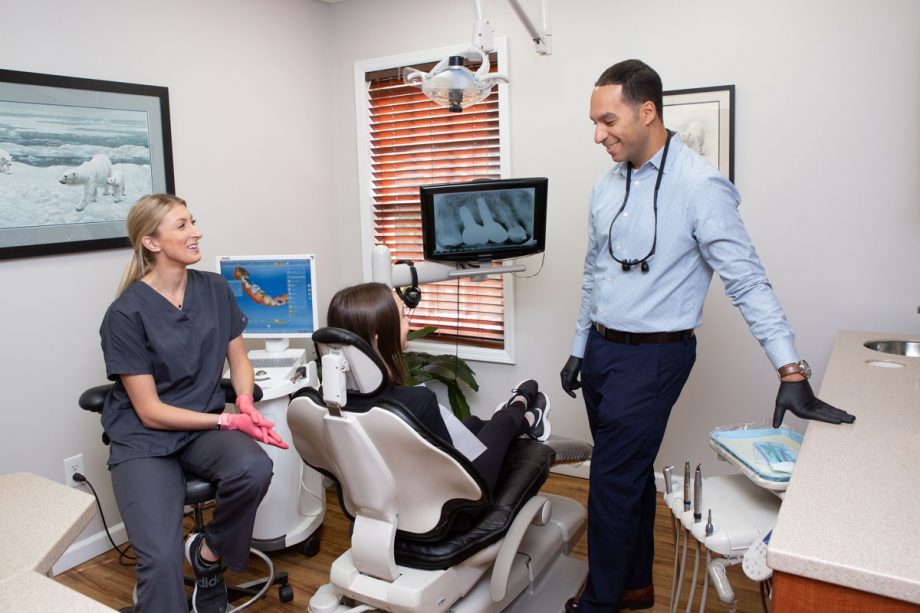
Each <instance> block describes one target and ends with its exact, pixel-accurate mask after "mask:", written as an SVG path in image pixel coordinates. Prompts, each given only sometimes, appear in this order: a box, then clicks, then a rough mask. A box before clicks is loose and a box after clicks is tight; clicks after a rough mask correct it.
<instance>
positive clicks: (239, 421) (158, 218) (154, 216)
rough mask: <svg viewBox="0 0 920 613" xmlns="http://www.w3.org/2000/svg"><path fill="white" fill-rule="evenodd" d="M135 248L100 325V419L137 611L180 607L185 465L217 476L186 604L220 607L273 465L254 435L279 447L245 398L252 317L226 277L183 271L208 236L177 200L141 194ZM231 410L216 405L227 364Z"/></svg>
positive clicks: (132, 232) (243, 556)
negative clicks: (104, 383) (246, 341)
mask: <svg viewBox="0 0 920 613" xmlns="http://www.w3.org/2000/svg"><path fill="white" fill-rule="evenodd" d="M128 235H129V238H130V240H131V245H132V246H133V248H134V257H133V258H132V261H131V262H130V263H129V265H128V267H127V268H126V270H125V274H124V277H123V278H122V282H121V286H120V287H119V292H118V297H117V298H116V300H115V301H114V302H113V303H112V304H111V306H109V309H108V311H106V314H105V318H104V320H103V322H102V327H101V328H100V331H99V333H100V335H101V337H102V351H103V354H104V356H105V366H106V372H107V375H108V378H109V379H110V380H112V381H114V382H115V385H114V386H113V387H112V391H111V392H110V393H109V395H108V397H107V398H106V401H105V408H104V409H103V412H102V425H103V427H104V428H105V431H106V434H108V436H109V438H110V439H111V451H110V454H109V469H110V470H111V473H112V486H113V488H114V491H115V497H116V498H117V501H118V508H119V511H120V512H121V516H122V519H123V520H124V522H125V528H126V530H127V533H128V538H129V540H130V542H131V545H132V546H133V547H134V549H135V551H136V552H137V570H136V574H137V603H136V606H135V609H134V610H135V611H137V612H139V613H143V612H145V611H153V612H156V613H171V612H179V611H183V612H184V611H187V604H186V599H185V592H184V587H183V577H182V572H183V569H182V555H183V543H182V531H183V529H182V518H183V508H184V495H185V477H184V471H188V472H190V473H193V474H195V475H197V476H199V477H202V478H204V479H207V480H208V481H211V482H213V483H215V484H216V485H217V496H216V506H215V509H214V515H213V518H212V519H211V521H210V522H209V523H208V525H207V528H206V529H205V532H204V533H202V534H192V535H191V536H189V537H188V540H187V541H186V543H185V547H184V549H185V555H186V557H187V559H188V560H189V562H190V564H191V566H192V569H193V570H194V572H195V574H196V576H197V579H198V580H197V583H196V586H195V590H194V593H193V610H194V611H197V612H199V613H205V612H207V613H211V612H223V611H225V610H226V608H227V590H226V587H225V585H224V582H223V569H224V567H228V568H230V569H232V570H234V571H242V570H243V569H244V568H245V566H246V562H247V559H248V557H249V544H250V541H251V538H252V528H253V523H254V521H255V515H256V509H257V508H258V506H259V503H260V502H261V500H262V497H263V496H264V495H265V492H266V491H267V490H268V486H269V483H270V482H271V478H272V462H271V460H270V459H269V457H268V455H267V454H266V453H265V451H264V450H263V449H262V447H261V446H260V445H258V444H257V442H256V441H259V442H262V443H266V444H272V445H277V446H279V447H282V448H287V445H285V443H284V442H283V441H282V440H281V438H280V437H279V436H278V435H277V433H275V431H274V430H273V429H272V428H273V425H274V424H272V422H270V421H267V420H265V419H264V418H263V417H262V416H261V415H259V413H258V411H256V410H255V408H254V407H253V403H252V389H253V372H252V366H251V364H250V363H249V359H248V357H247V355H246V349H245V347H244V345H243V339H242V336H241V334H242V332H243V329H244V328H245V327H246V316H245V315H243V313H242V312H241V311H240V309H239V307H238V306H237V305H236V301H235V300H234V298H233V296H232V294H231V290H230V287H229V285H228V284H227V282H226V281H225V280H224V279H223V277H221V276H220V275H218V274H216V273H210V272H202V271H199V270H194V269H189V268H188V266H189V265H191V264H195V263H197V262H198V261H199V260H200V259H201V253H200V252H199V249H198V243H199V240H200V239H201V236H202V233H201V232H200V231H199V230H198V229H197V228H196V227H195V220H194V219H193V218H192V216H191V214H190V213H189V211H188V207H187V205H186V203H185V201H184V200H182V199H181V198H177V197H175V196H170V195H162V194H160V195H152V196H145V197H144V198H141V199H140V200H138V201H137V203H135V205H134V206H133V207H132V209H131V212H130V213H129V214H128ZM225 359H226V360H227V362H228V363H229V365H230V379H231V381H232V383H233V389H234V390H235V391H236V394H237V397H238V398H237V406H238V408H239V409H240V413H239V414H229V413H223V410H224V392H223V390H222V388H221V386H220V378H221V373H222V371H223V368H224V360H225Z"/></svg>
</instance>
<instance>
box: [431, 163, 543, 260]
mask: <svg viewBox="0 0 920 613" xmlns="http://www.w3.org/2000/svg"><path fill="white" fill-rule="evenodd" d="M547 184H548V180H547V179H546V178H545V177H537V178H529V179H494V180H486V181H471V182H466V183H442V184H437V185H424V186H420V187H419V200H420V202H421V207H422V246H423V250H424V255H425V259H426V260H434V261H448V262H468V261H478V262H487V261H492V260H501V259H505V258H515V257H522V256H525V255H533V254H535V253H541V252H542V251H543V250H544V248H545V246H546V192H547Z"/></svg>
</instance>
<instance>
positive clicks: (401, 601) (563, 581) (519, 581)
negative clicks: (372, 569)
mask: <svg viewBox="0 0 920 613" xmlns="http://www.w3.org/2000/svg"><path fill="white" fill-rule="evenodd" d="M547 503H548V505H549V508H548V509H546V508H545V506H544V505H546V504H547ZM528 509H530V510H531V512H529V513H528ZM547 513H549V515H550V516H549V518H548V520H544V519H543V516H544V515H545V514H547ZM542 521H545V523H543V525H539V523H540V522H542ZM585 526H586V525H585V509H584V507H583V506H582V505H581V504H579V503H578V502H575V501H574V500H571V499H568V498H563V497H560V496H554V495H550V494H544V495H540V496H536V497H534V498H533V499H531V501H529V502H528V508H525V509H524V510H522V511H521V512H520V513H519V514H518V516H517V518H516V519H515V521H514V523H513V525H512V527H511V528H510V529H509V531H508V534H507V535H506V536H505V538H504V539H502V540H501V541H499V542H497V543H494V544H493V545H491V546H489V547H487V548H486V549H483V550H481V551H479V552H478V553H477V554H475V555H474V556H472V557H471V558H469V559H467V560H465V561H464V562H462V563H460V564H457V565H455V566H452V567H450V568H448V569H445V570H420V569H416V568H408V567H405V566H400V565H397V566H396V568H397V571H398V574H399V576H398V577H397V578H396V579H395V580H393V581H386V580H382V579H377V578H374V577H371V576H369V575H364V574H362V573H361V572H360V571H359V570H358V569H357V567H356V566H355V562H354V559H353V557H352V552H351V550H349V551H346V552H345V553H344V554H342V555H341V556H340V557H339V558H338V559H337V560H336V561H335V562H333V564H332V568H331V570H330V580H331V583H329V584H327V585H326V586H323V588H321V589H320V590H318V591H317V593H316V594H315V595H314V596H313V598H312V599H311V600H310V609H309V611H311V612H312V613H320V612H322V613H336V612H338V613H344V612H345V611H349V610H351V607H350V606H348V605H344V604H341V597H342V596H345V597H347V598H350V599H352V600H354V601H356V602H358V603H362V604H366V605H370V606H372V607H375V608H379V609H383V610H386V611H399V612H403V613H429V612H434V611H447V610H450V611H455V612H458V613H459V612H463V611H466V612H469V613H485V612H490V611H495V612H497V611H520V612H522V613H523V612H525V611H526V612H528V613H531V612H533V613H539V612H541V611H546V612H547V613H558V612H559V611H561V610H562V607H563V606H564V604H565V599H566V598H567V597H568V596H569V595H571V594H573V593H574V592H576V591H578V588H579V587H580V586H581V584H582V583H583V582H584V580H585V577H586V576H587V573H588V569H587V565H586V564H585V563H584V562H582V561H579V560H574V559H572V558H570V557H569V554H570V553H571V551H572V548H573V547H574V546H575V544H576V543H577V542H578V540H579V539H580V538H581V536H582V534H583V533H584V531H585ZM490 570H491V572H489V571H490ZM496 593H498V594H502V593H503V594H504V596H503V597H501V598H499V599H498V600H494V599H493V597H494V596H495V595H496ZM333 607H334V608H333Z"/></svg>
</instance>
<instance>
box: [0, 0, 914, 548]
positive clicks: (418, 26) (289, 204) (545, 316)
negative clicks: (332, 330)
mask: <svg viewBox="0 0 920 613" xmlns="http://www.w3.org/2000/svg"><path fill="white" fill-rule="evenodd" d="M471 4H472V3H467V2H447V0H437V1H434V0H374V1H373V2H371V1H368V0H350V1H348V2H343V3H340V4H336V5H335V6H324V5H321V4H319V3H315V2H310V1H304V0H263V1H261V2H258V3H256V2H246V1H243V0H225V1H222V2H218V1H217V0H199V1H197V2H194V3H188V2H180V1H179V0H163V1H162V2H158V3H156V4H142V3H115V2H113V1H112V0H87V1H86V2H82V3H79V4H68V3H59V2H53V1H52V0H33V1H32V2H28V3H23V2H16V3H14V2H12V1H11V0H0V14H2V15H4V18H3V20H2V21H0V40H2V41H3V43H4V44H3V47H4V52H3V60H2V66H3V67H4V68H7V69H13V70H25V71H34V72H43V73H51V74H63V75H72V76H80V77H88V78H96V79H106V80H115V81H127V82H134V83H148V84H154V85H165V86H168V87H169V88H170V102H171V106H172V120H173V147H174V153H175V166H176V185H177V190H178V192H179V193H180V194H182V195H183V196H184V197H186V198H187V199H188V200H189V201H190V203H191V207H192V210H193V212H194V213H195V214H196V216H197V217H198V218H199V220H200V224H201V227H202V228H203V230H204V232H205V239H204V241H203V251H204V258H205V259H204V261H203V262H202V264H201V267H203V268H209V267H210V262H211V261H213V257H214V256H215V255H217V254H219V253H227V252H236V253H242V252H251V253H272V252H290V251H294V252H299V251H312V252H315V253H317V254H318V256H319V258H320V262H321V263H322V266H321V267H320V298H321V302H322V303H323V305H324V306H325V304H326V303H327V302H328V299H329V297H330V296H331V293H332V292H333V291H334V290H335V289H338V288H339V287H341V286H343V285H346V284H350V283H354V282H357V281H360V280H361V274H362V273H361V271H362V266H361V261H360V248H359V242H358V240H359V239H358V237H359V212H358V209H357V185H356V180H357V171H356V167H357V166H356V160H355V125H354V112H353V108H354V91H353V85H352V69H353V68H352V67H353V63H354V62H355V61H357V60H362V59H368V58H374V57H380V56H386V55H394V54H398V53H405V52H410V51H414V50H418V49H427V48H435V47H441V46H445V45H450V44H457V43H463V42H465V41H467V40H469V38H470V34H471V31H472V21H473V7H472V6H471ZM483 4H484V5H485V6H484V9H485V11H486V16H487V17H488V18H489V19H490V20H491V22H492V24H493V26H494V28H495V31H496V35H497V36H508V37H510V39H511V45H510V62H509V70H510V73H511V77H512V84H511V89H510V91H511V94H510V95H511V146H512V172H513V174H514V175H517V176H527V175H546V176H549V177H550V180H551V182H550V185H551V188H550V198H551V211H550V218H549V228H550V230H549V237H548V245H549V249H548V251H547V257H546V262H545V265H544V267H543V270H542V271H541V272H540V274H539V275H538V276H536V277H534V278H532V279H520V280H517V282H516V292H517V295H516V301H517V305H518V313H517V317H516V326H517V334H518V363H517V364H516V365H514V366H500V365H491V364H475V365H474V366H475V368H476V370H477V373H478V375H479V379H480V382H481V383H482V391H481V392H480V393H479V394H477V395H476V396H475V398H474V399H473V400H474V404H475V409H476V411H477V412H478V413H480V414H486V413H487V412H488V411H489V409H491V408H492V407H494V406H495V404H496V403H497V402H498V399H503V398H505V397H506V396H507V395H508V392H509V389H510V387H511V386H512V385H513V383H515V382H517V381H519V380H520V379H522V378H524V377H534V378H537V379H538V380H539V381H540V382H541V383H542V384H543V386H544V388H545V389H547V390H548V391H549V392H550V394H551V398H552V402H553V414H552V417H553V425H554V430H555V431H556V432H558V433H561V434H566V435H569V436H575V437H582V438H588V433H587V425H586V422H585V419H584V409H583V405H582V401H581V398H580V396H579V398H578V399H576V400H572V399H570V398H568V397H567V396H566V395H565V394H564V393H562V392H561V390H560V389H559V387H558V372H559V368H560V367H561V366H562V364H563V362H564V361H565V359H566V357H567V356H568V354H569V350H570V345H571V328H572V327H573V326H574V319H575V317H576V315H577V311H578V302H579V288H580V282H581V279H580V270H581V265H582V262H581V259H582V258H581V253H582V252H583V248H584V240H585V220H586V216H587V198H588V195H589V192H590V187H591V184H592V183H593V181H594V179H595V178H596V177H597V176H598V175H599V174H601V173H602V172H603V171H604V169H605V168H607V166H608V164H609V161H608V158H607V156H606V155H605V154H604V153H603V152H602V151H601V150H600V149H599V148H598V147H597V146H596V145H594V144H593V143H592V142H591V136H592V127H591V124H590V122H589V120H588V98H589V95H590V91H591V84H592V83H593V82H594V79H595V78H596V77H597V76H598V75H599V74H600V72H601V71H602V70H603V69H604V68H606V67H607V66H609V65H610V64H612V63H614V62H615V61H618V60H620V59H624V58H628V57H639V58H643V59H644V60H646V61H647V62H649V63H650V64H651V65H652V66H654V67H656V68H657V69H658V70H659V72H660V73H661V75H662V78H663V79H664V83H665V87H666V88H667V89H679V88H688V87H699V86H706V85H718V84H726V83H734V84H735V85H736V87H737V101H736V104H737V107H736V131H737V132H736V137H737V138H736V152H735V162H736V170H735V174H736V182H737V184H738V186H739V188H740V190H741V192H742V194H743V196H744V204H743V208H742V212H743V215H744V217H745V220H746V222H747V225H748V228H749V230H750V233H751V235H752V236H753V238H754V241H755V244H756V245H757V246H758V249H759V253H760V254H761V257H762V258H763V260H764V262H765V264H766V266H767V270H768V272H769V274H770V277H771V279H772V281H773V284H774V287H775V289H776V291H777V293H778V295H779V297H780V299H781V300H782V302H783V304H784V305H785V307H786V310H787V312H788V315H789V318H790V320H791V322H792V324H793V325H794V326H795V328H796V330H797V332H798V347H799V350H800V352H801V353H802V355H804V356H805V357H807V358H808V359H809V360H810V361H811V362H812V364H813V366H814V367H815V370H816V373H817V374H816V377H815V385H816V387H818V386H820V380H821V376H822V374H823V371H824V368H825V366H826V362H827V358H828V355H829V353H830V350H831V346H832V344H833V342H834V338H835V335H836V333H837V331H838V330H840V329H861V330H879V331H891V332H897V331H913V332H916V331H917V330H918V328H920V317H918V315H917V314H916V308H917V304H918V303H920V282H918V275H917V272H916V270H915V268H916V263H917V262H918V261H920V257H918V256H920V253H918V249H920V248H918V246H920V241H918V236H920V207H918V202H917V201H918V193H920V189H918V188H920V174H918V173H917V172H916V169H917V168H918V167H920V148H918V147H917V146H916V137H917V134H920V119H918V115H917V113H916V112H915V110H914V106H915V105H916V101H917V100H918V99H920V70H918V58H920V32H918V30H920V4H918V3H916V2H914V1H913V0H880V1H879V2H874V3H868V2H862V1H859V2H857V1H850V0H847V1H839V0H838V1H835V0H812V1H811V2H809V3H800V2H794V1H792V0H777V1H776V2H772V3H769V4H766V3H742V2H732V1H729V0H700V2H696V3H692V4H690V3H685V2H678V1H676V0H665V1H664V2H661V3H658V4H656V5H655V6H654V8H650V7H649V5H643V4H636V3H632V4H630V3H625V2H611V1H610V0H579V2H559V1H557V2H555V3H553V7H552V28H553V41H554V42H553V45H554V51H553V54H552V55H551V56H548V57H543V56H538V55H537V54H536V53H534V51H533V46H532V44H531V42H530V41H529V40H528V38H527V36H526V33H525V31H524V29H523V27H522V26H521V25H520V24H519V22H518V21H517V18H516V17H515V16H514V14H513V13H512V12H511V9H510V8H509V6H508V5H507V4H506V3H504V2H498V1H495V0H487V2H484V3H483ZM653 11H658V13H655V12H653ZM598 49H602V51H598ZM317 83H318V84H319V85H317ZM127 257H128V252H127V251H125V250H115V251H106V252H95V253H84V254H76V255H66V256H53V257H41V258H26V259H19V260H6V261H0V282H2V286H3V287H4V288H6V289H7V296H6V299H5V300H4V301H3V302H2V306H0V309H2V310H0V321H3V322H4V325H3V337H4V340H5V346H6V351H4V352H2V353H0V373H2V375H0V383H2V389H3V392H4V401H5V402H4V404H5V407H4V410H3V416H4V428H3V431H4V433H5V434H6V436H5V437H4V443H3V445H2V446H0V472H14V471H31V472H35V473H37V474H41V475H44V476H47V477H49V478H52V479H56V480H62V479H63V468H62V460H63V458H65V457H68V456H70V455H73V454H74V453H83V454H84V456H85V460H86V472H87V475H88V476H89V478H90V479H91V480H92V481H93V483H94V484H95V485H96V486H97V489H98V490H99V491H100V495H101V497H102V499H103V506H104V508H105V511H106V514H107V516H108V517H109V521H110V523H115V522H118V521H120V520H119V519H118V515H117V513H116V511H115V509H114V503H113V498H112V494H111V488H110V486H109V484H108V474H107V472H106V469H105V466H104V464H105V457H106V450H105V449H104V448H103V447H102V445H101V444H100V443H99V433H100V428H99V425H98V422H97V421H96V419H95V418H93V417H90V416H87V415H84V414H83V413H82V412H81V411H80V410H79V409H78V408H77V405H76V398H77V397H78V395H79V393H80V392H81V391H82V390H83V389H84V388H85V387H87V386H89V385H93V384H96V383H99V382H101V381H102V380H103V379H104V371H103V367H102V356H101V352H100V350H99V343H98V334H97V329H98V325H99V322H100V320H101V317H102V313H103V312H104V310H105V307H106V306H107V304H108V303H109V302H110V300H111V298H112V293H113V291H114V287H115V284H116V281H117V279H118V277H119V275H120V273H121V270H122V267H123V265H124V263H125V261H126V259H127ZM711 294H712V295H711V296H710V297H709V299H708V301H707V306H706V311H705V317H706V324H705V326H704V327H703V328H702V329H701V330H700V332H699V334H700V359H699V361H698V363H697V366H696V369H695V371H694V373H693V375H692V377H691V380H690V382H689V383H688V386H687V388H686V389H685V391H684V394H683V396H682V397H681V400H680V401H679V402H678V404H677V406H676V408H675V411H674V415H673V416H672V419H671V424H670V427H669V430H668V434H667V436H666V438H665V442H664V446H663V449H662V452H661V454H660V460H659V462H658V463H657V464H656V467H657V468H658V469H659V470H660V468H661V466H662V465H664V464H665V463H675V464H676V463H678V462H679V461H681V460H684V459H691V460H694V461H696V460H700V459H708V458H711V457H712V456H711V455H710V452H709V451H708V450H707V445H706V435H707V433H708V432H709V431H710V430H711V429H712V428H713V427H714V426H718V425H723V424H729V423H737V422H745V421H753V420H759V419H765V418H768V417H769V416H770V415H771V414H772V399H773V396H774V394H775V391H776V383H777V382H776V379H775V375H774V374H773V372H772V370H771V368H770V366H769V363H768V362H767V360H766V359H765V358H764V357H763V354H762V352H761V351H760V349H759V347H758V346H757V344H756V342H755V341H753V340H752V338H751V337H750V336H749V334H748V333H747V331H746V328H745V326H744V323H743V321H742V320H741V318H740V316H739V315H738V313H737V312H736V310H735V309H734V308H733V307H731V305H730V304H728V301H727V300H726V299H725V298H724V297H723V296H722V292H721V284H720V283H719V282H718V281H716V282H714V283H713V288H712V290H711ZM560 321H570V322H572V324H571V325H570V326H569V329H565V326H560V325H559V324H558V322H560ZM532 331H536V332H532ZM844 408H845V407H844ZM860 418H861V419H867V418H870V416H865V415H864V416H860ZM791 421H792V422H793V423H795V420H794V419H793V420H791ZM799 425H800V426H801V425H802V424H799ZM706 468H707V472H725V468H724V467H713V468H710V466H707V467H706ZM99 530H101V524H100V523H99V522H98V519H97V520H94V522H93V523H92V524H91V525H90V527H89V528H88V529H87V530H86V531H85V534H95V533H97V532H98V531H99Z"/></svg>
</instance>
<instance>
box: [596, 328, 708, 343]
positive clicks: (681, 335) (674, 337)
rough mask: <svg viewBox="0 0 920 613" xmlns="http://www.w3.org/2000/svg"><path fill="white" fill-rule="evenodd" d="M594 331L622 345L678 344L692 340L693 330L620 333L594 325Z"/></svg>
mask: <svg viewBox="0 0 920 613" xmlns="http://www.w3.org/2000/svg"><path fill="white" fill-rule="evenodd" d="M594 329H595V330H597V331H598V333H599V334H600V335H601V336H603V337H604V338H606V339H607V340H608V341H611V342H614V343H622V344H624V345H639V344H641V343H658V344H661V343H680V342H682V341H689V340H690V339H691V338H693V330H681V331H679V332H620V331H619V330H611V329H610V328H605V327H604V326H602V325H601V324H597V323H596V324H594Z"/></svg>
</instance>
